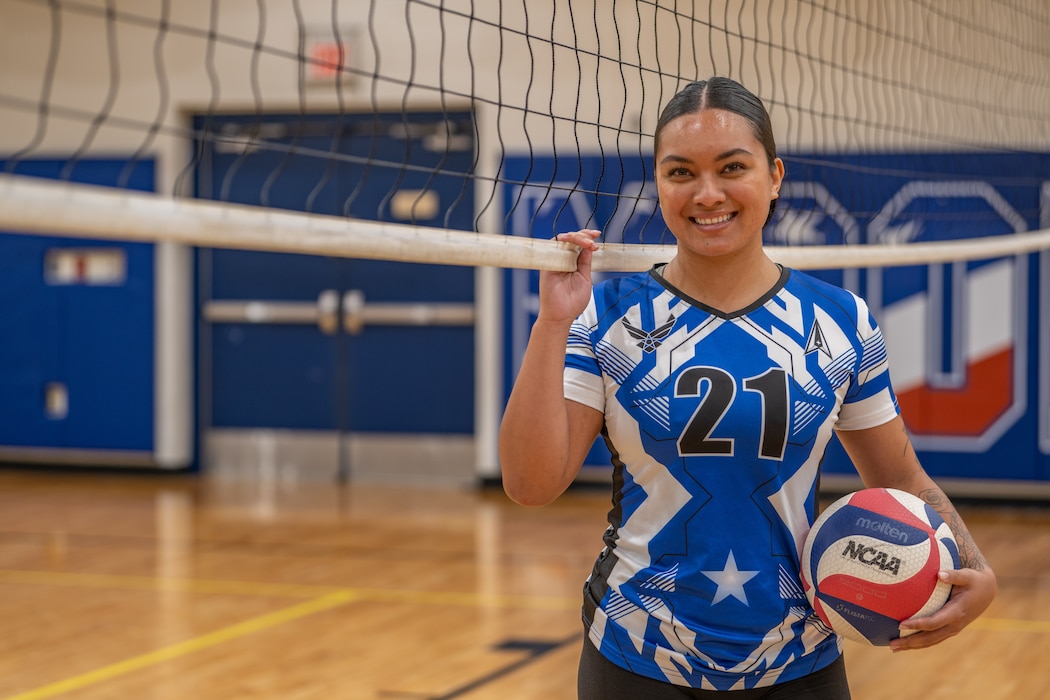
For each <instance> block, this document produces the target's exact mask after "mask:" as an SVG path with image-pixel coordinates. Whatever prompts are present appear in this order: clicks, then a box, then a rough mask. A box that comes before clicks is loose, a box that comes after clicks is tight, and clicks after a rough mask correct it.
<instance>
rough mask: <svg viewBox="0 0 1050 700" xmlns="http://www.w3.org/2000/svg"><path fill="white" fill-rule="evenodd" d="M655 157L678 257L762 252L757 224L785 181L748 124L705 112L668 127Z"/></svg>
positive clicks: (777, 163) (662, 201) (666, 218)
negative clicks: (676, 240)
mask: <svg viewBox="0 0 1050 700" xmlns="http://www.w3.org/2000/svg"><path fill="white" fill-rule="evenodd" d="M659 149H660V150H659V151H658V152H657V153H656V183H657V191H658V193H659V196H660V210H661V212H662V213H663V216H664V221H665V222H666V223H667V227H668V228H669V229H670V231H671V233H673V234H674V235H675V238H677V239H678V247H679V251H680V252H685V253H693V254H696V255H703V256H712V257H713V256H721V255H728V254H733V253H741V252H748V251H752V250H761V247H762V226H763V225H764V224H765V222H766V218H767V217H768V216H769V205H770V202H771V201H772V200H773V199H776V197H777V193H778V191H779V189H780V183H781V181H782V180H783V178H784V164H783V163H782V162H781V161H780V159H779V158H777V159H776V161H775V163H774V165H773V167H772V168H771V167H770V165H769V159H768V155H767V153H766V150H765V148H764V147H763V146H762V144H761V142H759V140H758V139H757V138H755V135H754V132H753V131H752V127H751V123H750V122H748V121H747V119H745V118H744V117H742V116H740V115H739V114H736V113H735V112H728V111H726V110H722V109H705V110H702V111H700V112H694V113H693V114H685V115H682V116H681V117H678V118H677V119H675V120H673V121H671V122H669V123H668V124H667V125H666V126H665V127H664V130H663V132H662V133H661V135H660V146H659Z"/></svg>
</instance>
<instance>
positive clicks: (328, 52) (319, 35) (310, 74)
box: [303, 27, 355, 83]
mask: <svg viewBox="0 0 1050 700" xmlns="http://www.w3.org/2000/svg"><path fill="white" fill-rule="evenodd" d="M354 35H355V32H354V30H353V29H352V28H346V29H341V30H339V31H338V32H336V31H334V30H333V28H332V27H325V28H319V29H312V30H311V29H308V30H306V32H305V34H304V37H303V53H304V62H305V65H306V79H307V80H308V81H310V82H319V83H330V82H335V81H336V80H337V79H339V78H340V77H341V78H342V80H343V81H346V80H348V79H349V78H350V77H351V76H350V72H349V71H348V68H350V66H351V65H353V64H352V62H351V58H352V53H351V49H352V46H353V44H354V41H353V37H354Z"/></svg>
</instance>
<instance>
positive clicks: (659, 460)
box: [565, 268, 898, 690]
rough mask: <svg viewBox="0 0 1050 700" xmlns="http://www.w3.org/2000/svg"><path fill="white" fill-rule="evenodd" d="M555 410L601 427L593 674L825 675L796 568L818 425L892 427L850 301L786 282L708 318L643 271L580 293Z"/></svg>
mask: <svg viewBox="0 0 1050 700" xmlns="http://www.w3.org/2000/svg"><path fill="white" fill-rule="evenodd" d="M565 395H566V397H567V398H569V399H572V400H574V401H578V402H580V403H583V404H586V405H588V406H591V407H593V408H595V409H597V410H599V411H602V412H603V413H604V414H605V427H604V429H603V435H604V437H605V439H606V442H607V444H608V446H609V448H610V450H611V451H612V455H613V466H614V470H613V485H614V495H613V508H612V510H611V511H610V513H609V528H608V529H607V530H606V533H605V537H604V539H605V542H606V545H607V546H606V548H605V549H604V550H603V551H602V553H601V554H600V555H599V557H598V561H597V562H596V563H595V567H594V571H593V573H592V574H591V576H590V577H589V578H588V580H587V584H586V585H585V587H584V610H583V612H584V620H585V622H586V624H587V625H588V629H589V637H590V639H591V641H592V642H593V643H594V645H595V646H596V647H597V648H598V649H600V650H601V652H602V653H603V654H604V655H605V656H606V657H607V658H608V659H610V660H611V661H613V662H614V663H616V664H618V665H620V666H621V667H624V668H627V669H629V670H631V671H634V672H636V673H639V674H641V675H644V676H649V677H651V678H657V679H661V680H667V681H669V682H671V683H674V684H677V685H683V686H692V687H696V688H707V689H717V690H728V689H741V688H753V687H761V686H768V685H772V684H774V683H777V682H784V681H788V680H793V679H795V678H799V677H802V676H805V675H807V674H809V673H811V672H813V671H816V670H819V669H820V668H823V667H824V666H826V665H827V664H829V663H831V662H832V661H834V660H835V659H836V658H837V657H838V656H839V654H840V652H841V648H840V645H841V642H840V640H839V638H838V637H837V636H836V635H834V634H833V633H832V632H831V631H830V630H829V629H827V628H826V627H825V626H823V625H822V624H821V623H820V621H819V619H818V618H817V617H816V615H815V614H814V613H813V610H812V609H811V608H810V606H809V603H808V602H807V600H806V596H805V594H804V593H803V590H802V584H801V582H800V578H799V568H800V566H799V560H800V556H801V551H802V545H803V541H804V539H805V536H806V533H807V532H808V531H809V529H810V526H811V525H812V523H813V520H814V518H815V515H816V498H817V476H818V470H819V467H820V462H821V460H822V459H823V456H824V451H825V448H826V446H827V444H828V441H829V440H830V439H831V436H832V431H833V430H834V429H845V430H854V429H861V428H868V427H874V426H876V425H881V424H882V423H885V422H886V421H888V420H891V419H892V418H893V417H894V416H896V415H897V412H898V408H897V401H896V397H895V396H894V394H893V390H892V388H891V386H890V379H889V371H888V368H887V362H886V348H885V345H884V344H883V339H882V334H881V332H880V331H879V329H878V327H877V326H876V324H875V322H874V320H873V319H872V317H871V314H870V313H869V311H868V308H867V306H866V304H865V303H864V301H863V300H861V299H860V298H859V297H857V296H855V295H854V294H852V293H851V292H848V291H845V290H843V289H839V288H837V287H834V286H832V285H829V284H826V283H824V282H821V281H820V280H817V279H816V278H814V277H811V276H809V275H806V274H803V273H800V272H798V271H788V270H785V271H784V272H783V274H782V275H781V278H780V281H779V282H778V284H777V286H776V287H775V288H774V289H772V290H771V291H770V292H769V293H768V294H767V295H766V296H765V297H763V298H762V299H760V300H758V301H757V302H756V303H755V304H754V305H752V306H751V307H749V308H747V309H744V310H742V311H739V312H736V313H734V314H731V315H725V314H722V313H720V312H717V311H715V310H713V309H710V308H707V307H705V306H704V305H702V304H700V303H699V302H696V301H695V300H691V299H689V298H688V297H686V296H685V295H684V294H682V293H681V292H679V291H677V290H676V289H674V288H673V287H671V286H670V285H668V284H667V283H666V282H665V281H664V280H663V279H662V277H661V276H660V274H659V271H658V268H654V269H653V270H651V271H650V272H648V273H644V274H638V275H632V276H628V277H623V278H619V279H613V280H609V281H607V282H603V283H601V284H598V285H596V286H595V289H594V293H593V297H592V301H591V303H590V305H589V306H588V308H587V310H586V311H585V312H584V313H583V314H582V315H581V316H580V317H579V318H578V319H577V320H576V322H575V323H574V324H573V326H572V330H571V331H570V334H569V342H568V348H567V355H566V367H565Z"/></svg>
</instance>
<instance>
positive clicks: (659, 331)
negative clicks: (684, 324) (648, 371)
mask: <svg viewBox="0 0 1050 700" xmlns="http://www.w3.org/2000/svg"><path fill="white" fill-rule="evenodd" d="M674 321H675V318H674V314H671V317H670V318H668V319H667V321H666V322H665V323H663V324H662V325H660V326H658V327H657V328H655V329H653V330H651V331H643V330H642V329H641V328H635V327H634V326H632V325H631V324H630V323H628V322H627V319H626V318H622V319H620V323H622V324H623V327H624V328H626V329H627V332H628V333H630V335H631V337H632V338H636V339H637V340H638V347H640V348H641V349H642V350H643V351H644V352H653V351H654V350H656V348H658V347H660V343H662V342H663V340H664V338H666V337H667V335H668V334H669V333H670V332H671V329H672V328H674Z"/></svg>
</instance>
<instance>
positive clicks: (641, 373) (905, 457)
mask: <svg viewBox="0 0 1050 700" xmlns="http://www.w3.org/2000/svg"><path fill="white" fill-rule="evenodd" d="M654 152H655V161H656V163H655V165H656V181H657V187H658V193H659V199H660V208H661V211H662V213H663V217H664V221H665V222H666V224H667V226H668V228H669V229H670V230H671V232H672V233H673V234H674V236H675V238H676V239H677V252H676V255H675V256H674V258H672V259H671V261H670V262H668V263H666V264H663V265H656V266H654V267H653V269H652V270H650V271H649V272H647V273H644V274H639V275H633V276H627V277H623V278H619V279H614V280H609V281H607V282H604V283H602V284H599V285H597V286H596V287H594V288H593V289H592V285H591V280H590V261H591V255H592V253H593V251H595V250H597V248H598V244H597V242H596V239H597V237H598V235H599V232H598V231H593V230H584V231H576V232H573V233H564V234H559V235H558V236H557V239H558V240H560V241H564V242H568V243H572V244H575V245H576V246H578V247H579V249H580V253H579V257H578V262H577V269H576V270H575V272H571V273H543V274H542V275H541V278H540V310H539V315H538V318H537V320H536V323H535V325H534V326H533V329H532V335H531V337H530V340H529V345H528V348H527V350H526V353H525V357H524V359H523V362H522V366H521V370H520V374H519V375H518V378H517V381H516V383H515V386H514V390H513V392H512V394H511V397H510V400H509V402H508V405H507V409H506V413H505V415H504V419H503V424H502V427H501V430H500V459H501V463H502V469H503V483H504V488H505V490H506V492H507V494H508V495H509V496H510V497H511V498H512V499H513V500H515V501H517V502H518V503H521V504H525V505H542V504H546V503H549V502H550V501H552V500H554V499H555V498H557V496H558V495H559V494H561V493H562V491H564V490H565V488H567V487H568V485H569V484H570V483H571V482H572V480H573V478H574V477H575V476H576V474H577V472H578V471H579V469H580V467H581V465H582V463H583V460H584V458H585V456H586V454H587V452H588V450H589V448H590V446H591V444H592V443H593V441H594V439H595V438H596V437H597V436H598V435H599V433H600V434H602V435H603V437H604V438H605V440H606V444H607V445H608V446H609V448H610V450H611V452H612V455H613V464H614V471H613V485H614V494H613V508H612V510H611V511H610V513H609V527H608V529H607V530H606V532H605V535H604V540H605V545H606V546H605V548H604V549H603V550H602V552H601V554H600V555H599V557H598V560H597V562H596V564H595V566H594V570H593V572H592V573H591V576H590V577H589V578H588V580H587V583H586V585H585V587H584V605H583V617H584V624H585V627H586V630H587V639H586V640H585V643H584V650H583V654H582V657H581V661H580V671H579V697H580V698H587V699H589V698H595V699H597V698H602V699H604V700H609V699H615V698H642V697H644V698H704V697H708V696H709V695H719V696H722V695H725V694H726V693H727V691H728V695H730V696H731V697H738V698H742V699H744V698H752V697H754V698H758V697H761V698H793V699H797V698H820V699H821V700H828V699H829V698H831V699H836V698H848V697H849V688H848V686H847V683H846V678H845V672H844V666H843V662H842V658H841V642H840V641H839V638H838V637H837V636H836V635H834V634H833V633H832V632H831V631H830V630H828V629H827V628H826V627H824V626H823V625H821V624H820V623H819V621H818V619H817V618H816V616H815V615H814V613H813V611H812V609H811V608H810V606H809V604H808V602H807V601H806V598H805V595H804V594H803V590H802V586H801V583H800V581H799V554H800V551H801V547H802V542H803V540H804V538H805V535H806V533H807V532H808V530H809V528H810V526H811V524H812V522H813V520H814V518H815V515H816V492H817V489H816V483H817V476H818V468H819V465H820V461H821V459H822V458H823V455H824V450H825V447H826V446H827V443H828V441H829V440H830V438H831V436H832V431H835V433H837V435H838V437H839V439H840V440H841V442H842V444H843V445H844V447H845V448H846V450H847V452H848V453H849V455H850V457H851V459H852V460H853V462H854V464H855V465H856V468H857V471H858V472H859V474H860V476H861V477H862V479H863V481H864V483H865V484H866V485H867V486H869V487H878V486H885V487H893V488H898V489H902V490H905V491H909V492H911V493H913V494H916V495H918V496H920V497H921V498H923V499H924V500H925V501H926V502H927V503H929V504H930V505H931V506H933V507H934V508H935V509H936V510H937V511H938V512H940V513H941V514H942V516H944V519H945V520H946V521H947V522H948V523H949V524H950V525H951V527H952V530H953V531H954V534H955V536H956V538H957V540H958V543H959V548H960V554H961V558H962V562H963V567H964V568H962V569H961V570H959V571H951V572H943V573H942V574H941V576H942V578H943V579H944V580H945V581H948V582H950V583H951V584H952V585H953V586H954V589H953V593H952V596H951V599H950V601H949V602H948V604H946V605H945V607H944V608H943V609H942V610H940V611H939V612H937V613H936V614H934V615H931V616H929V617H926V618H922V619H914V620H909V621H907V622H905V623H903V624H902V631H903V632H904V636H902V637H901V638H899V639H896V640H894V641H893V642H892V643H891V648H892V649H893V650H894V651H901V650H905V649H917V648H921V647H925V646H929V645H932V644H936V643H938V642H941V641H943V640H944V639H946V638H948V637H950V636H952V635H954V634H956V633H958V632H959V631H960V630H961V629H962V628H963V627H964V626H966V625H967V624H968V623H970V622H972V621H973V620H974V619H975V618H976V617H977V616H978V615H979V614H980V613H981V612H982V611H983V610H985V608H987V606H988V605H989V604H990V602H991V600H992V598H993V597H994V595H995V588H996V584H995V576H994V574H993V572H992V570H991V569H990V567H989V566H988V564H987V562H986V561H985V560H984V557H983V556H982V555H981V553H980V551H979V550H978V548H977V547H976V545H975V544H974V542H973V539H972V537H971V536H970V534H969V532H968V531H967V529H966V526H965V525H964V523H963V522H962V520H961V519H960V517H959V515H958V513H957V512H956V511H955V509H954V507H953V506H952V505H951V503H950V502H949V500H948V499H947V497H945V495H944V494H943V492H942V491H941V490H940V489H938V488H937V486H936V485H935V484H934V483H933V481H932V480H931V479H930V478H929V476H927V474H926V473H925V472H924V471H923V469H922V467H921V465H920V464H919V462H918V459H917V458H916V456H915V452H914V450H913V449H912V447H911V444H910V442H909V439H908V436H907V433H906V431H905V429H904V425H903V423H902V421H901V419H900V416H899V410H898V407H897V401H896V397H895V396H894V394H893V389H892V387H891V385H890V380H889V372H888V368H887V363H886V353H885V346H884V344H883V342H882V336H881V333H880V332H879V329H878V327H877V325H876V324H875V322H874V320H873V319H872V318H871V316H870V314H869V312H868V309H867V306H866V305H865V303H864V302H863V300H861V299H860V298H858V297H856V296H855V295H853V294H852V293H850V292H847V291H845V290H842V289H839V288H837V287H834V286H831V285H828V284H825V283H823V282H821V281H819V280H817V279H815V278H813V277H810V276H808V275H805V274H803V273H800V272H798V271H794V270H786V269H784V268H782V267H781V266H779V265H777V264H776V263H774V262H773V261H772V260H770V259H769V258H768V257H767V256H766V254H765V252H764V250H763V247H762V227H763V226H764V225H765V224H766V223H768V221H769V218H770V217H771V216H772V213H773V208H774V207H775V205H776V199H777V196H778V192H779V189H780V186H781V182H782V181H783V178H784V165H783V163H782V162H781V160H780V159H779V158H777V155H776V145H775V143H774V140H773V136H772V128H771V125H770V121H769V116H768V114H767V112H766V110H765V108H764V106H763V105H762V103H761V101H760V100H759V99H758V98H757V97H755V96H754V95H753V94H751V93H750V92H748V91H747V90H746V89H745V88H743V87H742V86H741V85H739V84H738V83H736V82H734V81H732V80H729V79H726V78H712V79H710V80H707V81H700V82H696V83H692V84H690V85H688V86H686V87H685V88H684V89H683V90H682V91H681V92H679V93H678V94H677V95H676V96H675V97H674V98H672V100H671V101H670V102H669V103H668V105H667V106H666V108H665V109H664V111H663V114H662V115H661V117H660V121H659V123H658V124H657V128H656V134H655V143H654Z"/></svg>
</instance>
